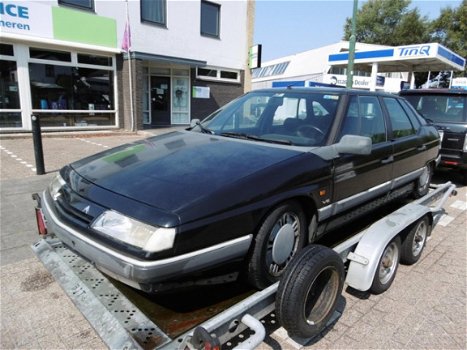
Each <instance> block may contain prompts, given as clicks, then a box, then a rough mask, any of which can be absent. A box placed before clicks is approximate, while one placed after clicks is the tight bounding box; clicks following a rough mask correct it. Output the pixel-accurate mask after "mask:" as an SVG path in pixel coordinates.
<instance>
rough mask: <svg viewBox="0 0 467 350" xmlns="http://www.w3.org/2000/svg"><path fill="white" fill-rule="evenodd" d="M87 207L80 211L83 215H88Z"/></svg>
mask: <svg viewBox="0 0 467 350" xmlns="http://www.w3.org/2000/svg"><path fill="white" fill-rule="evenodd" d="M89 209H90V207H89V205H88V206H87V207H85V208H84V209H83V210H81V211H82V212H83V213H84V214H89Z"/></svg>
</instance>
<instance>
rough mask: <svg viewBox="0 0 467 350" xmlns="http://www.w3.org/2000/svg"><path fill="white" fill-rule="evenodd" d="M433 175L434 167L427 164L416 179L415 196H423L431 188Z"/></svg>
mask: <svg viewBox="0 0 467 350" xmlns="http://www.w3.org/2000/svg"><path fill="white" fill-rule="evenodd" d="M432 176H433V167H432V166H431V165H426V166H425V168H423V172H422V174H421V175H420V177H419V178H418V179H417V180H416V181H415V189H414V192H413V196H414V197H415V198H420V197H423V196H424V195H426V194H427V193H428V190H429V189H430V183H431V178H432Z"/></svg>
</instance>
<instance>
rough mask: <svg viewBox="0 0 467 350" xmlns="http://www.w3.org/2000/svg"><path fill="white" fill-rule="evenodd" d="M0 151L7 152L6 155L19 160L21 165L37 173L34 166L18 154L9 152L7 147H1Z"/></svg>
mask: <svg viewBox="0 0 467 350" xmlns="http://www.w3.org/2000/svg"><path fill="white" fill-rule="evenodd" d="M0 150H2V151H3V152H5V153H6V154H8V155H9V156H10V157H11V158H13V159H15V160H17V161H18V162H20V164H23V165H25V166H26V167H28V168H29V169H31V170H32V171H34V172H35V171H36V168H34V167H33V165H31V164H29V163H28V162H26V161H24V160H23V159H22V158H20V157H18V156H17V155H16V154H14V153H13V152H11V151H9V150H8V149H6V148H5V147H3V146H0Z"/></svg>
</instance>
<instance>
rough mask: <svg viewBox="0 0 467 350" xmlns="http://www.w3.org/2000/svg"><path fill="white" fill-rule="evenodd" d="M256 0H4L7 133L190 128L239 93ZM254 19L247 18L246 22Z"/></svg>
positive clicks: (1, 80)
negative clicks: (35, 127)
mask: <svg viewBox="0 0 467 350" xmlns="http://www.w3.org/2000/svg"><path fill="white" fill-rule="evenodd" d="M253 11H254V3H253V1H241V2H231V1H216V2H208V1H204V0H200V1H189V2H179V1H171V0H150V1H149V0H141V1H128V2H126V1H123V0H122V1H105V0H44V1H0V67H1V68H0V132H1V133H10V132H21V131H26V132H27V131H29V130H30V129H31V115H36V116H39V117H40V120H41V125H42V127H43V128H44V129H45V130H50V131H55V130H57V131H58V130H59V131H64V130H65V131H68V130H100V129H112V128H113V129H118V128H120V129H126V130H139V129H142V128H152V127H159V126H170V125H186V124H189V123H190V120H191V119H193V118H204V117H205V116H207V115H208V114H209V113H211V112H212V111H214V110H215V109H216V108H217V107H219V106H220V105H222V104H225V103H226V102H228V101H230V100H231V99H233V98H235V97H237V96H239V95H241V94H242V93H243V92H244V91H245V82H246V80H248V79H249V73H248V69H246V63H247V51H248V45H249V43H250V41H251V38H252V26H251V25H248V23H250V24H251V16H252V12H253ZM249 19H250V20H249Z"/></svg>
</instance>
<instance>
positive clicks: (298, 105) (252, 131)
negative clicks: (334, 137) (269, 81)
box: [192, 90, 340, 147]
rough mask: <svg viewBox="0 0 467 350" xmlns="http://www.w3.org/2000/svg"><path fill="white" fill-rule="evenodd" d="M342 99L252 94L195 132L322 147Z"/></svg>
mask: <svg viewBox="0 0 467 350" xmlns="http://www.w3.org/2000/svg"><path fill="white" fill-rule="evenodd" d="M339 98H340V95H339V93H337V92H336V93H329V92H322V93H321V92H296V91H292V90H291V91H290V92H288V91H287V92H275V91H267V92H264V91H261V92H251V93H248V94H246V95H244V96H242V97H240V98H238V99H236V100H234V101H232V102H231V103H229V104H227V105H225V106H224V107H222V108H221V109H219V110H217V111H216V112H214V113H213V114H211V115H210V116H209V117H207V118H206V119H204V120H203V121H202V123H201V125H198V126H195V127H193V129H192V130H195V131H200V132H206V131H208V132H211V133H213V134H216V135H220V136H224V137H233V138H241V139H245V140H251V141H252V142H269V143H279V144H284V145H293V146H308V147H309V146H320V145H322V144H324V142H325V141H326V139H327V135H328V133H329V130H330V128H331V125H332V122H333V120H334V117H335V115H336V110H337V105H338V103H339Z"/></svg>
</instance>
